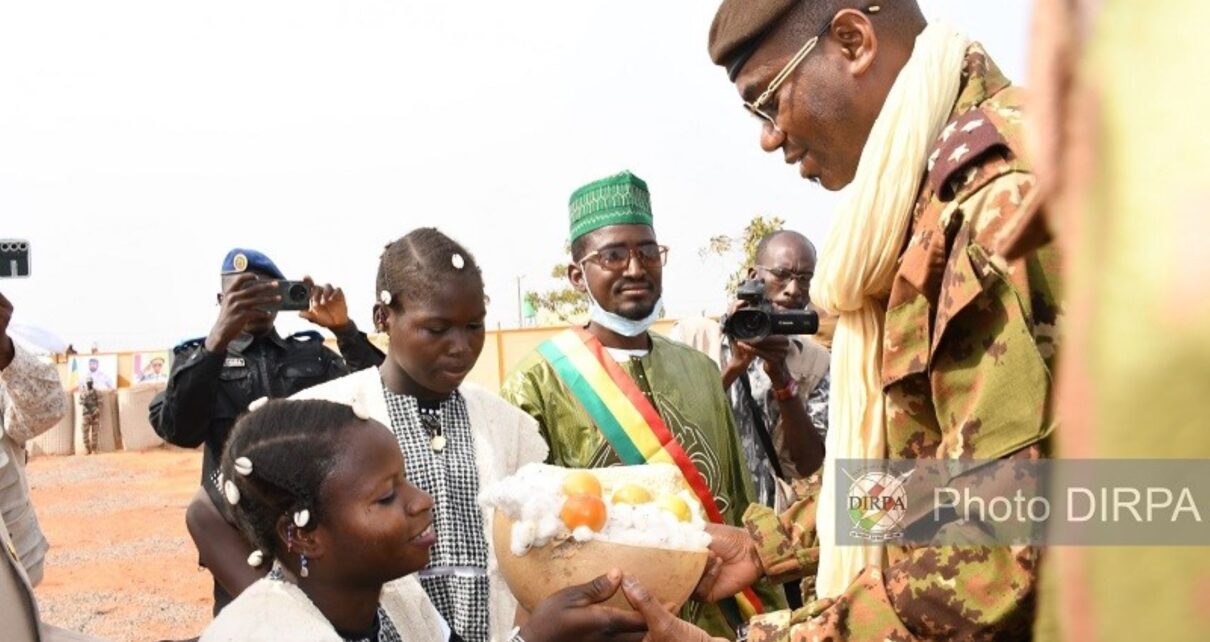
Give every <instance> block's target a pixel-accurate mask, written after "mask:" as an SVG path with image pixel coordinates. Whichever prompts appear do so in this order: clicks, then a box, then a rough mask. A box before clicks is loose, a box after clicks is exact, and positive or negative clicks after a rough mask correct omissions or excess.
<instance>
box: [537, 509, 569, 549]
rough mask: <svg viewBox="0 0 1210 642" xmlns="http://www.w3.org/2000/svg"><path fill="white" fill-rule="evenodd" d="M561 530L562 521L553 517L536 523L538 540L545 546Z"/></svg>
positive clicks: (550, 516)
mask: <svg viewBox="0 0 1210 642" xmlns="http://www.w3.org/2000/svg"><path fill="white" fill-rule="evenodd" d="M562 529H563V521H562V520H560V519H559V518H558V517H555V516H553V515H547V516H545V517H543V518H542V519H541V520H539V521H538V539H539V540H540V541H541V542H542V543H543V544H545V543H546V542H549V541H550V540H551V539H553V538H554V536H555V535H558V534H559V531H560V530H562Z"/></svg>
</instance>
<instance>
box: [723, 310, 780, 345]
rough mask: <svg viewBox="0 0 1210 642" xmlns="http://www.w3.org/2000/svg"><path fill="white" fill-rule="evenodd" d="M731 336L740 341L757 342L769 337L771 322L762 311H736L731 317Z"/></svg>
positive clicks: (767, 315)
mask: <svg viewBox="0 0 1210 642" xmlns="http://www.w3.org/2000/svg"><path fill="white" fill-rule="evenodd" d="M730 325H731V328H730V329H731V334H732V335H733V336H734V337H735V338H736V339H740V340H741V341H757V340H760V339H763V338H765V337H766V336H768V335H769V330H770V329H772V322H771V320H770V319H769V314H768V313H767V312H765V311H764V310H736V311H735V314H733V315H731V323H730Z"/></svg>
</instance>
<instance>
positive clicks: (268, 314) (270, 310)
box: [206, 272, 290, 352]
mask: <svg viewBox="0 0 1210 642" xmlns="http://www.w3.org/2000/svg"><path fill="white" fill-rule="evenodd" d="M281 283H290V282H289V281H282V282H278V281H276V280H261V279H258V278H257V277H256V275H255V274H253V273H251V272H245V273H243V274H239V275H237V276H235V277H233V278H231V279H229V280H227V282H226V286H225V287H224V288H223V294H222V296H221V301H220V305H221V306H222V307H221V308H220V309H219V313H218V320H217V321H215V322H214V327H213V328H211V329H210V335H209V336H207V337H206V349H207V350H209V351H210V352H221V351H225V350H226V349H227V345H228V344H230V343H231V342H232V341H233V340H234V339H235V338H236V337H238V336H239V335H240V333H241V332H243V331H244V329H245V328H247V327H248V325H249V324H255V323H264V322H269V323H271V322H272V320H273V315H274V314H276V311H277V309H278V308H279V304H280V303H281V302H282V294H281V285H280V284H281Z"/></svg>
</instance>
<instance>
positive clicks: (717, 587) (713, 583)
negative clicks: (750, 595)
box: [693, 524, 765, 602]
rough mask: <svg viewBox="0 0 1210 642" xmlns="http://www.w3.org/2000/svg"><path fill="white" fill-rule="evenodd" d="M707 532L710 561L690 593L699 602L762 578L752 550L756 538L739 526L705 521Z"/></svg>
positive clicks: (721, 596) (715, 598)
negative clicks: (709, 538) (708, 534)
mask: <svg viewBox="0 0 1210 642" xmlns="http://www.w3.org/2000/svg"><path fill="white" fill-rule="evenodd" d="M706 532H707V533H710V537H711V541H710V561H709V562H708V563H707V564H706V571H705V573H703V574H702V579H701V581H700V582H698V585H697V589H695V590H694V592H693V596H694V597H696V598H697V599H699V600H701V601H703V602H717V601H719V600H721V599H724V598H728V597H731V596H732V595H735V594H736V593H739V592H740V591H742V590H744V589H746V588H748V587H749V586H752V585H753V584H755V583H756V581H757V580H759V579H760V578H762V577H764V575H765V569H764V566H763V565H762V564H761V561H760V554H759V553H757V550H756V541H755V540H753V539H752V535H750V534H749V533H748V531H746V530H744V529H742V528H736V527H734V526H723V525H721V524H707V525H706Z"/></svg>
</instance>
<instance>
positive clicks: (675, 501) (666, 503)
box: [656, 495, 693, 522]
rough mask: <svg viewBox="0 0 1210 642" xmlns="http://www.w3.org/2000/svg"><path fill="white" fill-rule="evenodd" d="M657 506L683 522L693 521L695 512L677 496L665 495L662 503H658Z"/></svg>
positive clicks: (661, 500)
mask: <svg viewBox="0 0 1210 642" xmlns="http://www.w3.org/2000/svg"><path fill="white" fill-rule="evenodd" d="M656 505H657V506H659V507H660V508H662V509H664V510H666V511H668V512H669V513H672V514H673V515H675V516H676V518H677V519H678V520H680V521H682V522H687V521H689V520H691V519H693V512H692V511H690V510H689V504H688V503H686V502H685V500H683V499H681V498H680V497H678V496H676V495H664V496H663V497H661V498H660V501H658V502H656Z"/></svg>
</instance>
